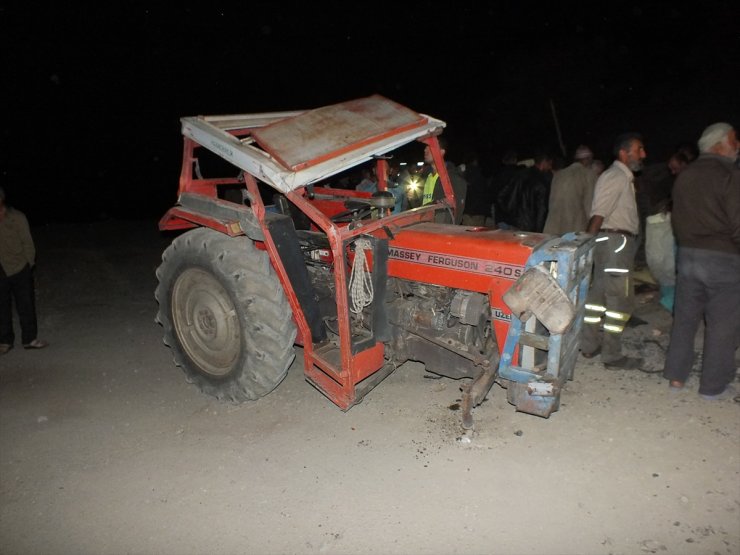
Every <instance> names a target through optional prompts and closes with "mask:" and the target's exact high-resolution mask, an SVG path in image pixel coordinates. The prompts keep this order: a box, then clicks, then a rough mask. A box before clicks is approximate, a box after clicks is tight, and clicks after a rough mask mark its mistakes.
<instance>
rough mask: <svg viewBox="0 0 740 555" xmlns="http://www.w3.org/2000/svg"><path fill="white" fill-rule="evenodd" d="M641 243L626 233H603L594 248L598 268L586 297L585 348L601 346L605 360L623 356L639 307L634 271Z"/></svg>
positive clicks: (588, 349) (586, 350) (583, 347)
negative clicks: (627, 331) (624, 340)
mask: <svg viewBox="0 0 740 555" xmlns="http://www.w3.org/2000/svg"><path fill="white" fill-rule="evenodd" d="M636 251H637V242H636V241H635V238H634V237H631V236H628V235H625V234H622V233H603V232H602V233H600V234H599V235H598V236H597V238H596V246H595V247H594V251H593V258H594V269H593V270H594V271H593V277H592V280H591V288H590V289H589V293H588V297H587V300H586V314H585V317H584V319H583V331H582V333H581V350H582V351H583V352H586V353H588V352H594V351H595V350H596V349H598V348H599V347H600V348H601V361H602V362H612V361H615V360H617V359H619V358H621V357H622V332H623V331H624V327H625V325H626V324H627V321H628V320H629V319H630V316H632V311H633V310H634V308H635V291H634V285H633V283H632V272H633V270H634V264H635V253H636Z"/></svg>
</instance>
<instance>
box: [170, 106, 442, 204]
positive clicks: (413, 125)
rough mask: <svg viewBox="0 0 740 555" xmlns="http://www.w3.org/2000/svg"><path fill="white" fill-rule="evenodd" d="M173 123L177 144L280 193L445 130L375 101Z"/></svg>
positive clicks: (426, 119)
mask: <svg viewBox="0 0 740 555" xmlns="http://www.w3.org/2000/svg"><path fill="white" fill-rule="evenodd" d="M181 121H182V133H183V135H184V136H186V137H188V138H190V139H192V140H193V141H195V142H196V143H198V144H200V145H201V146H203V147H205V148H207V149H208V150H210V151H212V152H214V153H216V154H217V155H219V156H221V157H222V158H224V159H226V160H228V161H229V162H231V163H232V164H234V165H235V166H237V167H238V168H240V169H242V170H243V171H245V172H248V173H250V174H252V175H253V176H255V177H256V178H257V179H259V180H260V181H263V182H265V183H267V184H268V185H271V186H272V187H274V188H275V189H277V190H279V191H280V192H283V193H287V192H289V191H292V190H294V189H297V188H299V187H304V186H306V185H310V184H312V183H316V182H317V181H320V180H323V179H325V178H327V177H330V176H332V175H335V174H337V173H340V172H342V171H344V170H346V169H348V168H351V167H354V166H357V165H358V164H362V163H364V162H367V161H368V160H370V159H372V158H374V157H377V156H382V155H384V154H386V153H388V152H391V151H393V150H395V149H397V148H399V147H402V146H403V145H405V144H408V143H410V142H412V141H415V140H418V139H421V138H424V137H428V136H431V135H438V134H440V133H441V132H442V130H443V128H444V127H445V122H443V121H441V120H438V119H435V118H432V117H430V116H427V115H424V114H419V113H417V112H414V111H413V110H411V109H409V108H407V107H405V106H402V105H400V104H397V103H396V102H393V101H391V100H389V99H387V98H385V97H382V96H380V95H373V96H369V97H365V98H360V99H356V100H351V101H348V102H342V103H339V104H333V105H330V106H324V107H321V108H317V109H314V110H304V111H292V112H271V113H261V114H241V115H222V116H195V117H185V118H182V120H181Z"/></svg>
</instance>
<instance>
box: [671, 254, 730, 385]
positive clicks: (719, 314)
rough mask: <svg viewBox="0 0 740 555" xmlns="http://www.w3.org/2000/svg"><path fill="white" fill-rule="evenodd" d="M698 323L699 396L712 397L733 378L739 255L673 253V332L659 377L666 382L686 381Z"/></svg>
mask: <svg viewBox="0 0 740 555" xmlns="http://www.w3.org/2000/svg"><path fill="white" fill-rule="evenodd" d="M702 318H703V319H704V356H703V361H702V370H701V379H700V381H699V393H701V394H703V395H716V394H718V393H722V391H724V390H725V387H726V386H727V384H729V383H731V382H732V381H733V380H734V378H735V351H736V350H737V347H738V345H740V255H736V254H729V253H723V252H719V251H710V250H704V249H691V248H685V247H679V249H678V281H677V284H676V303H675V307H674V314H673V329H672V330H671V342H670V345H669V346H668V353H667V355H666V363H665V370H664V373H663V375H664V376H665V377H666V378H667V379H669V380H676V381H679V382H685V381H686V380H687V379H688V377H689V373H690V372H691V368H692V366H693V364H694V339H695V338H696V332H697V330H698V328H699V324H700V323H701V320H702Z"/></svg>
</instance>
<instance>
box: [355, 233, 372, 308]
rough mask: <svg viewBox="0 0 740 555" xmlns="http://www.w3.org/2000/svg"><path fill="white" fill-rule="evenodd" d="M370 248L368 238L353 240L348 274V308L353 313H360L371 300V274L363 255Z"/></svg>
mask: <svg viewBox="0 0 740 555" xmlns="http://www.w3.org/2000/svg"><path fill="white" fill-rule="evenodd" d="M371 248H372V245H371V244H370V241H369V240H368V239H357V241H355V260H354V262H353V263H352V272H351V273H350V275H349V295H350V300H351V302H352V305H351V306H350V310H351V311H352V312H354V313H355V314H360V313H361V312H362V309H363V308H365V307H366V306H367V305H369V304H370V303H371V302H373V294H374V291H373V282H372V274H371V273H370V266H369V265H368V263H367V257H366V256H365V251H366V250H370V249H371Z"/></svg>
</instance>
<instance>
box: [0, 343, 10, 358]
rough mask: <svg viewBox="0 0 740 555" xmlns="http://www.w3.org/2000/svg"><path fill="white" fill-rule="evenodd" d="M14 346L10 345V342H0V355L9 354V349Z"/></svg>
mask: <svg viewBox="0 0 740 555" xmlns="http://www.w3.org/2000/svg"><path fill="white" fill-rule="evenodd" d="M12 348H13V346H12V345H9V344H8V343H0V355H6V354H8V351H10V349H12Z"/></svg>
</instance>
